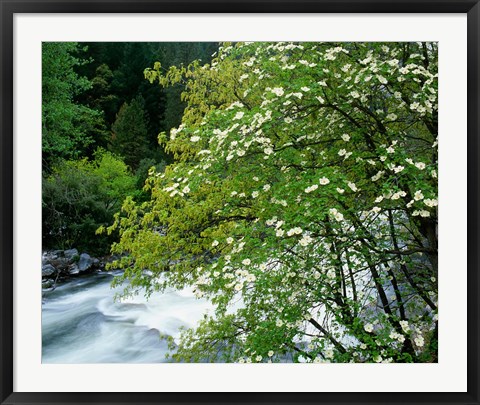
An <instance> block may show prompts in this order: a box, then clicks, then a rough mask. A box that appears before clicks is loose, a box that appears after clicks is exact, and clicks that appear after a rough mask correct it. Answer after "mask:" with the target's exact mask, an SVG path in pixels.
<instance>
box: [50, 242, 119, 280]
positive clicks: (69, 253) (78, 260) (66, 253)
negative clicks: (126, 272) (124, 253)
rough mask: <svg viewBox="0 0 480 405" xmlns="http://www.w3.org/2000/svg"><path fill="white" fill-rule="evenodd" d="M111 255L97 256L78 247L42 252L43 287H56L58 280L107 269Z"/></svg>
mask: <svg viewBox="0 0 480 405" xmlns="http://www.w3.org/2000/svg"><path fill="white" fill-rule="evenodd" d="M111 260H112V258H111V257H108V256H107V257H102V258H96V257H92V256H90V255H89V254H88V253H79V252H78V250H77V249H67V250H51V251H44V252H43V253H42V288H43V289H54V288H55V285H56V283H57V282H58V281H64V280H67V279H69V278H72V277H77V276H81V275H84V274H89V273H93V272H97V271H103V270H105V265H106V264H107V263H108V262H110V261H111Z"/></svg>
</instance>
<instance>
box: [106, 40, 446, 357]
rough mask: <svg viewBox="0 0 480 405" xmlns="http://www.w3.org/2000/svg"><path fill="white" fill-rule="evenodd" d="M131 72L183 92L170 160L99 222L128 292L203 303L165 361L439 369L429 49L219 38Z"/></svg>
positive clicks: (433, 80) (169, 139) (432, 60)
mask: <svg viewBox="0 0 480 405" xmlns="http://www.w3.org/2000/svg"><path fill="white" fill-rule="evenodd" d="M145 76H146V78H147V79H149V80H150V81H151V82H159V83H160V84H161V85H163V86H169V85H174V84H177V83H183V85H184V86H185V92H184V94H183V98H184V100H185V101H186V103H187V108H186V110H185V113H184V116H183V122H182V125H181V126H180V127H179V128H176V129H173V130H172V131H171V132H170V134H168V135H167V134H161V135H160V142H161V143H163V144H164V145H165V148H166V150H167V151H168V152H170V153H172V154H173V155H174V156H175V159H176V160H175V163H174V164H172V165H170V166H168V167H167V168H166V170H165V172H162V173H156V172H154V171H153V170H152V171H151V173H150V177H149V178H148V180H147V183H146V186H145V187H146V189H148V190H149V191H150V192H151V200H150V201H148V202H145V203H142V204H136V203H135V202H134V201H133V200H132V199H127V200H126V201H125V203H124V205H123V209H122V212H121V213H119V214H118V215H117V217H116V220H115V223H114V224H113V225H112V227H111V228H110V229H109V230H110V231H112V230H114V229H116V230H118V231H119V232H120V240H119V242H118V243H116V244H115V245H114V246H113V248H112V249H113V252H116V253H125V252H127V255H125V256H124V257H123V258H122V259H120V260H119V261H118V262H117V263H116V264H115V266H117V267H118V266H120V267H121V268H124V269H125V272H124V274H123V275H122V276H120V277H119V278H117V279H116V282H115V283H116V284H117V285H120V284H124V285H125V290H124V293H125V294H130V293H135V292H137V291H139V290H142V289H145V291H146V294H147V295H149V294H151V293H154V292H155V291H162V290H163V289H164V288H165V287H167V286H173V287H176V288H183V287H185V286H193V288H194V292H195V294H196V295H197V296H198V297H204V298H207V299H209V300H211V301H212V302H213V303H214V304H215V308H216V310H215V313H213V314H211V315H208V316H205V319H204V320H203V321H202V322H201V323H200V324H199V325H198V327H196V328H194V329H190V330H185V331H184V332H183V334H182V337H181V339H180V341H179V342H177V343H178V346H177V347H175V351H174V354H173V358H174V359H175V360H179V361H190V362H193V361H228V362H231V361H235V362H267V361H272V362H281V361H286V360H287V359H289V360H291V359H293V360H294V361H306V362H435V361H437V282H436V278H437V156H438V155H437V77H438V75H437V44H435V43H237V44H234V45H232V44H224V45H223V47H221V48H220V50H219V52H218V55H215V58H214V59H213V61H212V63H211V64H208V65H202V64H200V63H199V62H195V63H193V64H191V65H190V66H187V67H183V66H182V67H172V68H170V69H169V70H167V71H164V70H163V69H162V67H161V66H160V64H159V63H156V64H155V66H154V67H153V68H152V69H147V70H146V71H145ZM146 270H148V271H146Z"/></svg>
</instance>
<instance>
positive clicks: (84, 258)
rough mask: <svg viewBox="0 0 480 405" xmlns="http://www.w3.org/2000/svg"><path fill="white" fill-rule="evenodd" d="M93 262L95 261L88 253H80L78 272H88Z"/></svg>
mask: <svg viewBox="0 0 480 405" xmlns="http://www.w3.org/2000/svg"><path fill="white" fill-rule="evenodd" d="M94 262H95V260H94V259H92V258H91V257H90V255H89V254H88V253H82V254H81V255H80V260H79V261H78V270H79V271H80V272H81V273H83V272H84V271H88V270H90V268H91V267H92V266H93V264H94Z"/></svg>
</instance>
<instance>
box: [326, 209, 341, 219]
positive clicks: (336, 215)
mask: <svg viewBox="0 0 480 405" xmlns="http://www.w3.org/2000/svg"><path fill="white" fill-rule="evenodd" d="M329 212H330V214H331V215H332V216H333V217H334V218H335V219H336V220H337V221H338V222H341V221H343V214H342V213H341V212H339V211H338V210H337V209H336V208H330V210H329Z"/></svg>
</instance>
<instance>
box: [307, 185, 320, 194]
mask: <svg viewBox="0 0 480 405" xmlns="http://www.w3.org/2000/svg"><path fill="white" fill-rule="evenodd" d="M317 188H318V185H316V184H313V185H311V186H310V187H307V188H306V189H305V192H306V193H311V192H312V191H315V190H316V189H317Z"/></svg>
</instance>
